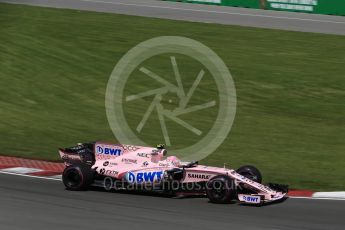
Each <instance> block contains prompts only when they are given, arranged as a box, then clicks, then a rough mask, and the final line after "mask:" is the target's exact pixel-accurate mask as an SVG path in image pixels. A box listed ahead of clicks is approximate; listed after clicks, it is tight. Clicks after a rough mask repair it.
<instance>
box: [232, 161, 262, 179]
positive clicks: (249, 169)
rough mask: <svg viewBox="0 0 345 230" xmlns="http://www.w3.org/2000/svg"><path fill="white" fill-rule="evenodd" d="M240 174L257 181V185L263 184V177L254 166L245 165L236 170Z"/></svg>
mask: <svg viewBox="0 0 345 230" xmlns="http://www.w3.org/2000/svg"><path fill="white" fill-rule="evenodd" d="M236 172H237V173H238V174H241V175H242V176H245V177H247V178H248V179H250V180H252V181H255V182H257V183H260V184H261V182H262V175H261V172H260V171H259V169H257V168H256V167H254V166H252V165H245V166H242V167H240V168H239V169H237V170H236Z"/></svg>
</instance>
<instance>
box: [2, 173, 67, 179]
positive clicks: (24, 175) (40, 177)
mask: <svg viewBox="0 0 345 230" xmlns="http://www.w3.org/2000/svg"><path fill="white" fill-rule="evenodd" d="M0 174H8V175H15V176H23V177H31V178H38V179H46V180H57V181H61V179H58V178H53V177H43V176H33V175H27V174H20V173H13V172H6V171H0Z"/></svg>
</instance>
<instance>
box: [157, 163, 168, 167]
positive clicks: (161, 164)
mask: <svg viewBox="0 0 345 230" xmlns="http://www.w3.org/2000/svg"><path fill="white" fill-rule="evenodd" d="M158 166H160V167H169V166H170V165H169V164H168V163H165V164H164V163H159V164H158Z"/></svg>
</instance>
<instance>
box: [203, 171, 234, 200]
mask: <svg viewBox="0 0 345 230" xmlns="http://www.w3.org/2000/svg"><path fill="white" fill-rule="evenodd" d="M206 194H207V197H208V199H209V200H210V201H211V202H212V203H216V204H228V203H230V202H231V201H232V200H233V199H235V196H236V188H235V182H234V180H233V179H231V178H229V177H227V176H223V175H219V176H215V177H213V178H211V179H210V180H209V181H208V182H207V184H206Z"/></svg>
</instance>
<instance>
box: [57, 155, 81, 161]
mask: <svg viewBox="0 0 345 230" xmlns="http://www.w3.org/2000/svg"><path fill="white" fill-rule="evenodd" d="M61 159H62V160H65V161H67V160H80V156H79V155H70V154H64V155H63V156H62V157H61Z"/></svg>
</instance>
